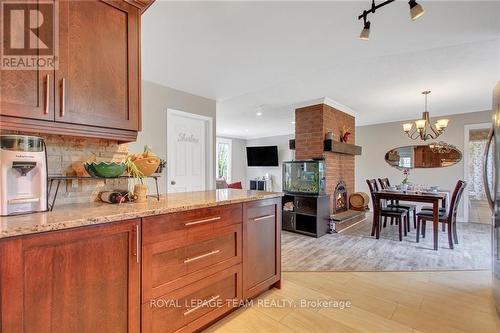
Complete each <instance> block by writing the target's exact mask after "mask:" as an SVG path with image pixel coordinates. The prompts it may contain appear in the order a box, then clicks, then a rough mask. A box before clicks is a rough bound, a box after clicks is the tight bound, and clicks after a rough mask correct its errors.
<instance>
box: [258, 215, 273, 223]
mask: <svg viewBox="0 0 500 333" xmlns="http://www.w3.org/2000/svg"><path fill="white" fill-rule="evenodd" d="M271 217H274V214H269V215H264V216H261V217H256V218H254V219H253V220H254V221H255V222H257V221H260V220H265V219H269V218H271Z"/></svg>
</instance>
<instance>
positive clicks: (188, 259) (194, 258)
mask: <svg viewBox="0 0 500 333" xmlns="http://www.w3.org/2000/svg"><path fill="white" fill-rule="evenodd" d="M219 252H220V250H214V251H212V252H208V253H205V254H201V255H199V256H197V257H192V258H187V259H186V260H184V263H185V264H187V263H188V262H191V261H196V260H199V259H203V258H206V257H210V256H213V255H214V254H217V253H219Z"/></svg>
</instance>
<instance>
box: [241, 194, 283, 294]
mask: <svg viewBox="0 0 500 333" xmlns="http://www.w3.org/2000/svg"><path fill="white" fill-rule="evenodd" d="M280 280H281V198H277V199H268V200H260V201H251V202H248V203H245V204H244V207H243V297H244V298H252V297H255V296H257V295H258V294H260V293H261V292H263V291H265V290H267V289H269V288H270V286H273V285H275V286H276V287H280V285H279V283H280V282H279V281H280Z"/></svg>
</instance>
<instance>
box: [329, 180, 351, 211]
mask: <svg viewBox="0 0 500 333" xmlns="http://www.w3.org/2000/svg"><path fill="white" fill-rule="evenodd" d="M348 208H349V206H348V202H347V187H346V184H345V182H344V181H340V182H338V183H337V186H335V191H334V192H333V212H334V213H340V212H344V211H346V210H347V209H348Z"/></svg>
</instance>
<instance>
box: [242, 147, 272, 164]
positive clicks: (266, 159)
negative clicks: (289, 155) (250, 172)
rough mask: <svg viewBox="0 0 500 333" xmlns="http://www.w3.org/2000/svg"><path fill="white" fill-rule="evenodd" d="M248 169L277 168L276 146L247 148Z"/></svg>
mask: <svg viewBox="0 0 500 333" xmlns="http://www.w3.org/2000/svg"><path fill="white" fill-rule="evenodd" d="M247 162H248V166H249V167H277V166H279V163H278V146H260V147H247Z"/></svg>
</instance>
